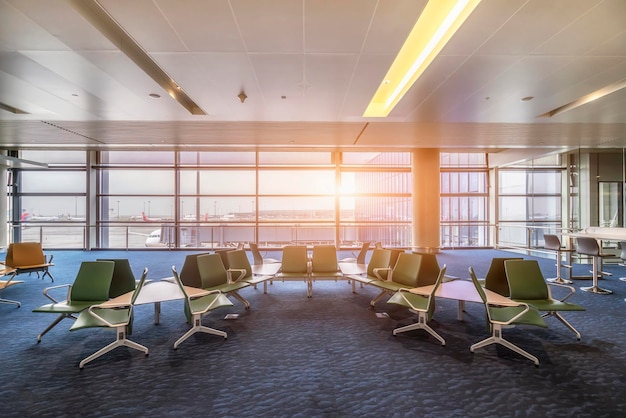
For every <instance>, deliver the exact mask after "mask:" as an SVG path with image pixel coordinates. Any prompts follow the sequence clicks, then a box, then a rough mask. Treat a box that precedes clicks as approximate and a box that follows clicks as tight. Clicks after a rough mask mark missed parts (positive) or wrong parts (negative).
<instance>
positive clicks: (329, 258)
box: [309, 245, 343, 297]
mask: <svg viewBox="0 0 626 418" xmlns="http://www.w3.org/2000/svg"><path fill="white" fill-rule="evenodd" d="M310 278H311V279H310V280H311V284H312V282H314V281H315V280H320V279H330V280H335V281H336V280H339V279H343V273H342V272H341V270H339V264H338V261H337V247H335V246H334V245H314V246H313V255H312V257H311V275H310ZM311 296H312V294H311V295H310V296H309V297H311Z"/></svg>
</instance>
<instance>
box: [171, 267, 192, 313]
mask: <svg viewBox="0 0 626 418" xmlns="http://www.w3.org/2000/svg"><path fill="white" fill-rule="evenodd" d="M172 275H173V276H174V281H175V282H176V284H177V285H178V288H179V289H180V291H181V293H182V294H183V296H184V298H185V312H187V313H188V310H189V296H188V295H187V291H186V290H185V284H184V283H183V281H182V279H181V277H180V276H179V275H178V272H177V271H176V266H172Z"/></svg>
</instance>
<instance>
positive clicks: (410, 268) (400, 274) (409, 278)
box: [391, 252, 422, 288]
mask: <svg viewBox="0 0 626 418" xmlns="http://www.w3.org/2000/svg"><path fill="white" fill-rule="evenodd" d="M421 262H422V256H421V255H420V254H412V253H404V252H403V253H401V254H399V255H398V261H397V262H396V265H395V266H394V268H393V274H392V276H391V280H393V282H394V283H398V284H401V285H403V286H406V287H408V288H414V287H417V286H418V285H417V276H418V275H419V272H420V264H421Z"/></svg>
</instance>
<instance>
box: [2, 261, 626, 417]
mask: <svg viewBox="0 0 626 418" xmlns="http://www.w3.org/2000/svg"><path fill="white" fill-rule="evenodd" d="M52 253H53V254H54V261H55V264H56V265H55V266H54V267H53V268H52V270H51V271H52V273H53V275H54V276H55V283H54V284H55V285H56V284H62V283H72V282H73V279H74V277H75V275H76V272H77V271H78V266H79V264H80V262H81V261H83V260H95V259H96V258H99V257H111V258H129V259H130V260H131V265H132V266H133V270H134V272H135V274H136V275H137V277H139V274H140V272H141V270H142V269H143V267H144V266H147V267H148V268H149V269H150V273H149V275H148V278H149V279H152V280H157V279H159V278H161V277H167V276H170V275H171V274H170V268H171V266H172V265H176V266H177V267H178V269H179V270H180V268H181V267H182V263H183V260H184V258H185V256H186V254H188V253H186V252H177V251H128V252H126V251H92V252H79V251H55V252H52ZM348 255H349V254H345V256H348ZM503 255H510V253H504V252H502V251H494V250H464V251H462V250H457V251H444V252H442V253H441V254H439V255H438V259H439V263H440V264H447V265H448V272H449V274H452V275H456V276H461V277H467V273H466V272H467V267H468V266H470V265H473V266H474V267H475V269H476V270H477V273H478V275H479V276H483V275H484V274H485V273H486V270H487V267H488V264H489V260H490V259H491V258H492V257H495V256H503ZM268 256H271V257H275V256H279V254H271V253H270V254H268ZM278 258H280V257H278ZM527 258H530V257H527ZM540 262H541V266H542V270H543V271H544V274H545V275H546V276H547V277H549V276H552V275H553V274H554V269H555V268H554V262H553V261H551V260H549V259H541V260H540ZM587 268H588V266H576V272H577V273H579V274H580V273H582V272H583V271H586V270H587ZM607 270H609V271H612V272H613V273H614V276H613V277H611V278H609V279H607V280H604V281H603V282H602V285H603V286H604V287H606V288H608V289H611V290H613V291H614V293H613V294H612V295H607V296H600V295H593V294H589V293H585V292H581V291H577V292H576V294H575V295H574V296H573V297H572V298H571V300H572V301H573V302H575V303H579V304H581V305H583V306H585V307H586V308H587V311H586V312H582V313H581V312H573V313H570V314H565V316H566V318H568V319H569V320H570V321H571V323H572V324H573V325H574V326H575V327H576V328H577V329H578V330H579V331H580V332H581V333H582V340H581V341H577V340H576V338H575V336H574V334H573V333H572V332H571V331H569V330H568V329H566V328H565V327H564V326H563V325H562V324H560V323H559V322H558V321H556V320H555V319H553V318H550V319H548V320H547V321H548V324H549V326H550V327H549V328H548V329H535V328H528V327H526V328H522V327H518V328H513V329H506V330H505V331H504V334H505V337H506V338H508V339H510V340H511V341H513V342H514V343H516V344H518V345H519V346H521V347H522V348H524V349H525V350H527V351H529V352H530V353H532V354H534V355H536V356H537V357H538V358H539V360H540V362H541V364H540V366H539V367H538V368H536V367H534V366H533V365H532V362H530V361H529V360H527V359H525V358H523V357H520V356H518V355H517V354H515V353H512V352H510V351H509V350H507V349H504V348H501V347H496V346H490V347H487V348H484V349H480V350H478V351H477V352H476V353H474V354H472V353H470V351H469V346H470V345H471V344H472V343H474V342H476V341H479V340H482V339H483V338H485V337H487V336H488V335H487V330H486V326H485V314H484V308H483V307H482V306H481V305H478V304H467V307H466V310H467V313H466V316H465V320H464V321H462V322H461V321H458V320H457V319H456V314H457V311H456V303H455V302H454V301H447V300H438V302H437V308H436V312H435V315H434V319H433V321H432V322H431V325H432V327H433V328H434V329H435V330H436V331H437V332H438V333H440V334H441V335H442V336H443V337H444V338H445V339H446V342H447V345H446V346H445V347H442V346H441V345H439V344H438V343H437V341H436V340H435V339H433V338H432V337H430V336H428V335H427V334H426V333H425V332H423V331H411V332H408V333H405V334H401V335H398V336H395V337H394V336H392V333H391V331H392V330H393V329H394V328H395V327H397V326H399V325H405V324H408V323H410V322H412V321H413V320H414V317H413V315H412V314H410V313H409V312H408V311H407V310H405V309H402V308H400V307H396V306H394V305H389V304H386V303H385V301H381V302H379V304H378V305H377V306H376V309H375V311H376V312H387V314H388V317H386V318H378V317H377V316H376V315H375V311H373V310H371V309H370V308H369V301H370V300H371V299H372V298H373V297H374V296H375V295H376V294H377V293H378V292H377V290H376V289H374V288H369V287H365V288H359V289H358V290H357V294H352V293H351V288H350V285H349V284H347V283H346V282H334V281H322V282H317V283H315V285H314V289H313V298H312V299H307V298H306V286H305V284H304V283H303V282H285V283H282V282H275V283H274V284H273V285H271V286H270V287H269V294H267V295H264V294H263V292H262V289H261V288H259V289H258V290H255V289H253V288H248V289H244V290H243V291H242V295H243V296H245V297H246V298H247V299H248V300H249V301H250V302H251V304H252V308H251V309H250V310H248V311H246V310H245V309H244V308H243V306H242V305H241V304H240V303H239V302H237V301H235V300H234V301H233V303H234V306H233V307H229V308H224V309H221V310H217V311H214V312H212V313H210V314H208V315H206V316H205V318H204V321H203V322H204V323H205V324H206V325H208V326H211V327H215V328H218V329H221V330H224V331H226V332H227V333H228V339H226V340H225V339H223V338H221V337H217V336H211V335H206V334H196V335H195V336H192V337H191V338H189V339H188V340H187V341H185V342H183V343H182V344H181V346H180V347H179V348H178V350H174V349H173V348H172V346H173V343H174V341H176V339H178V338H179V337H180V336H181V335H182V334H183V333H185V332H186V331H187V329H188V325H187V324H186V323H185V316H184V313H183V305H182V301H172V302H167V303H164V304H163V306H162V314H161V324H160V325H154V324H153V322H152V319H153V309H152V306H149V305H141V306H137V307H136V317H135V322H134V328H133V333H132V335H131V336H130V338H131V339H132V340H134V341H136V342H138V343H140V344H143V345H145V346H147V347H148V348H149V349H150V355H149V356H148V357H145V356H144V355H143V354H142V353H140V352H139V351H135V350H130V349H128V348H125V347H124V348H118V349H116V350H114V351H112V352H110V353H108V354H106V355H104V356H103V357H101V358H99V359H96V360H95V361H93V362H92V363H89V364H87V365H86V366H85V368H84V369H83V370H82V371H81V370H80V369H79V368H78V363H79V361H80V360H81V359H83V358H84V357H86V356H88V355H89V354H91V353H93V352H95V351H96V350H98V349H100V348H101V347H103V346H105V345H106V344H108V343H109V342H111V341H113V340H114V332H113V331H112V330H107V329H86V330H80V331H76V332H69V331H68V329H69V327H70V326H71V321H70V320H64V321H63V322H61V324H59V325H57V327H56V328H54V329H53V330H52V331H50V332H49V333H48V334H47V335H45V336H44V337H43V340H42V342H41V343H40V344H37V334H38V333H39V332H41V331H42V330H43V329H44V328H45V327H46V326H47V324H49V323H50V322H51V321H52V320H53V319H54V317H53V315H48V314H41V313H33V312H31V311H32V309H33V308H35V307H36V306H38V305H41V304H44V303H46V301H47V300H46V299H45V298H44V296H43V295H42V290H43V289H44V288H45V287H47V286H50V285H51V283H50V280H49V279H46V280H43V281H42V280H40V279H38V278H37V277H36V276H35V275H34V274H33V275H31V276H28V275H22V276H20V279H22V280H24V281H25V282H26V283H24V284H22V285H19V286H14V287H12V288H10V289H8V290H6V291H4V292H3V296H4V297H5V298H9V299H17V300H20V301H22V307H21V308H19V309H18V308H16V307H15V306H14V305H2V304H0V318H1V320H2V325H0V338H1V339H0V361H1V366H0V378H1V380H2V396H1V397H0V416H2V417H24V416H28V417H30V416H33V417H79V416H80V417H131V416H132V417H143V416H151V417H161V416H172V417H174V416H175V417H180V416H185V417H357V416H358V417H404V416H413V417H415V416H424V417H431V416H432V417H434V416H437V417H526V416H528V417H530V416H533V417H536V416H542V417H565V416H568V417H569V416H576V417H615V416H623V414H624V411H626V399H625V398H624V396H623V395H620V394H623V392H622V391H623V390H624V388H625V387H626V361H625V360H626V355H625V353H626V351H625V350H624V347H626V333H625V332H624V325H625V319H626V302H624V298H625V297H626V283H625V282H621V281H619V280H618V279H617V277H619V276H620V275H623V276H626V269H625V268H623V267H617V266H612V267H607ZM588 284H589V281H577V282H575V283H574V285H575V286H576V287H577V288H578V287H580V286H583V285H588ZM228 313H239V314H240V316H239V318H238V319H235V320H227V319H225V315H226V314H228Z"/></svg>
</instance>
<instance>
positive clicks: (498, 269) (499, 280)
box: [478, 257, 523, 298]
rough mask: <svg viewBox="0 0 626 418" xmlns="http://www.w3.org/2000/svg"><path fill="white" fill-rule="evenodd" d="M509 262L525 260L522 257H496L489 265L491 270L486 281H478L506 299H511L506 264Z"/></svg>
mask: <svg viewBox="0 0 626 418" xmlns="http://www.w3.org/2000/svg"><path fill="white" fill-rule="evenodd" d="M508 260H523V258H522V257H494V258H492V259H491V263H490V264H489V270H487V275H486V276H485V278H484V279H478V283H480V284H481V285H483V286H484V287H485V289H487V290H491V291H492V292H496V293H498V294H500V295H502V296H504V297H507V298H508V297H509V293H510V292H509V281H508V280H507V278H506V270H505V269H504V263H505V262H506V261H508Z"/></svg>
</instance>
